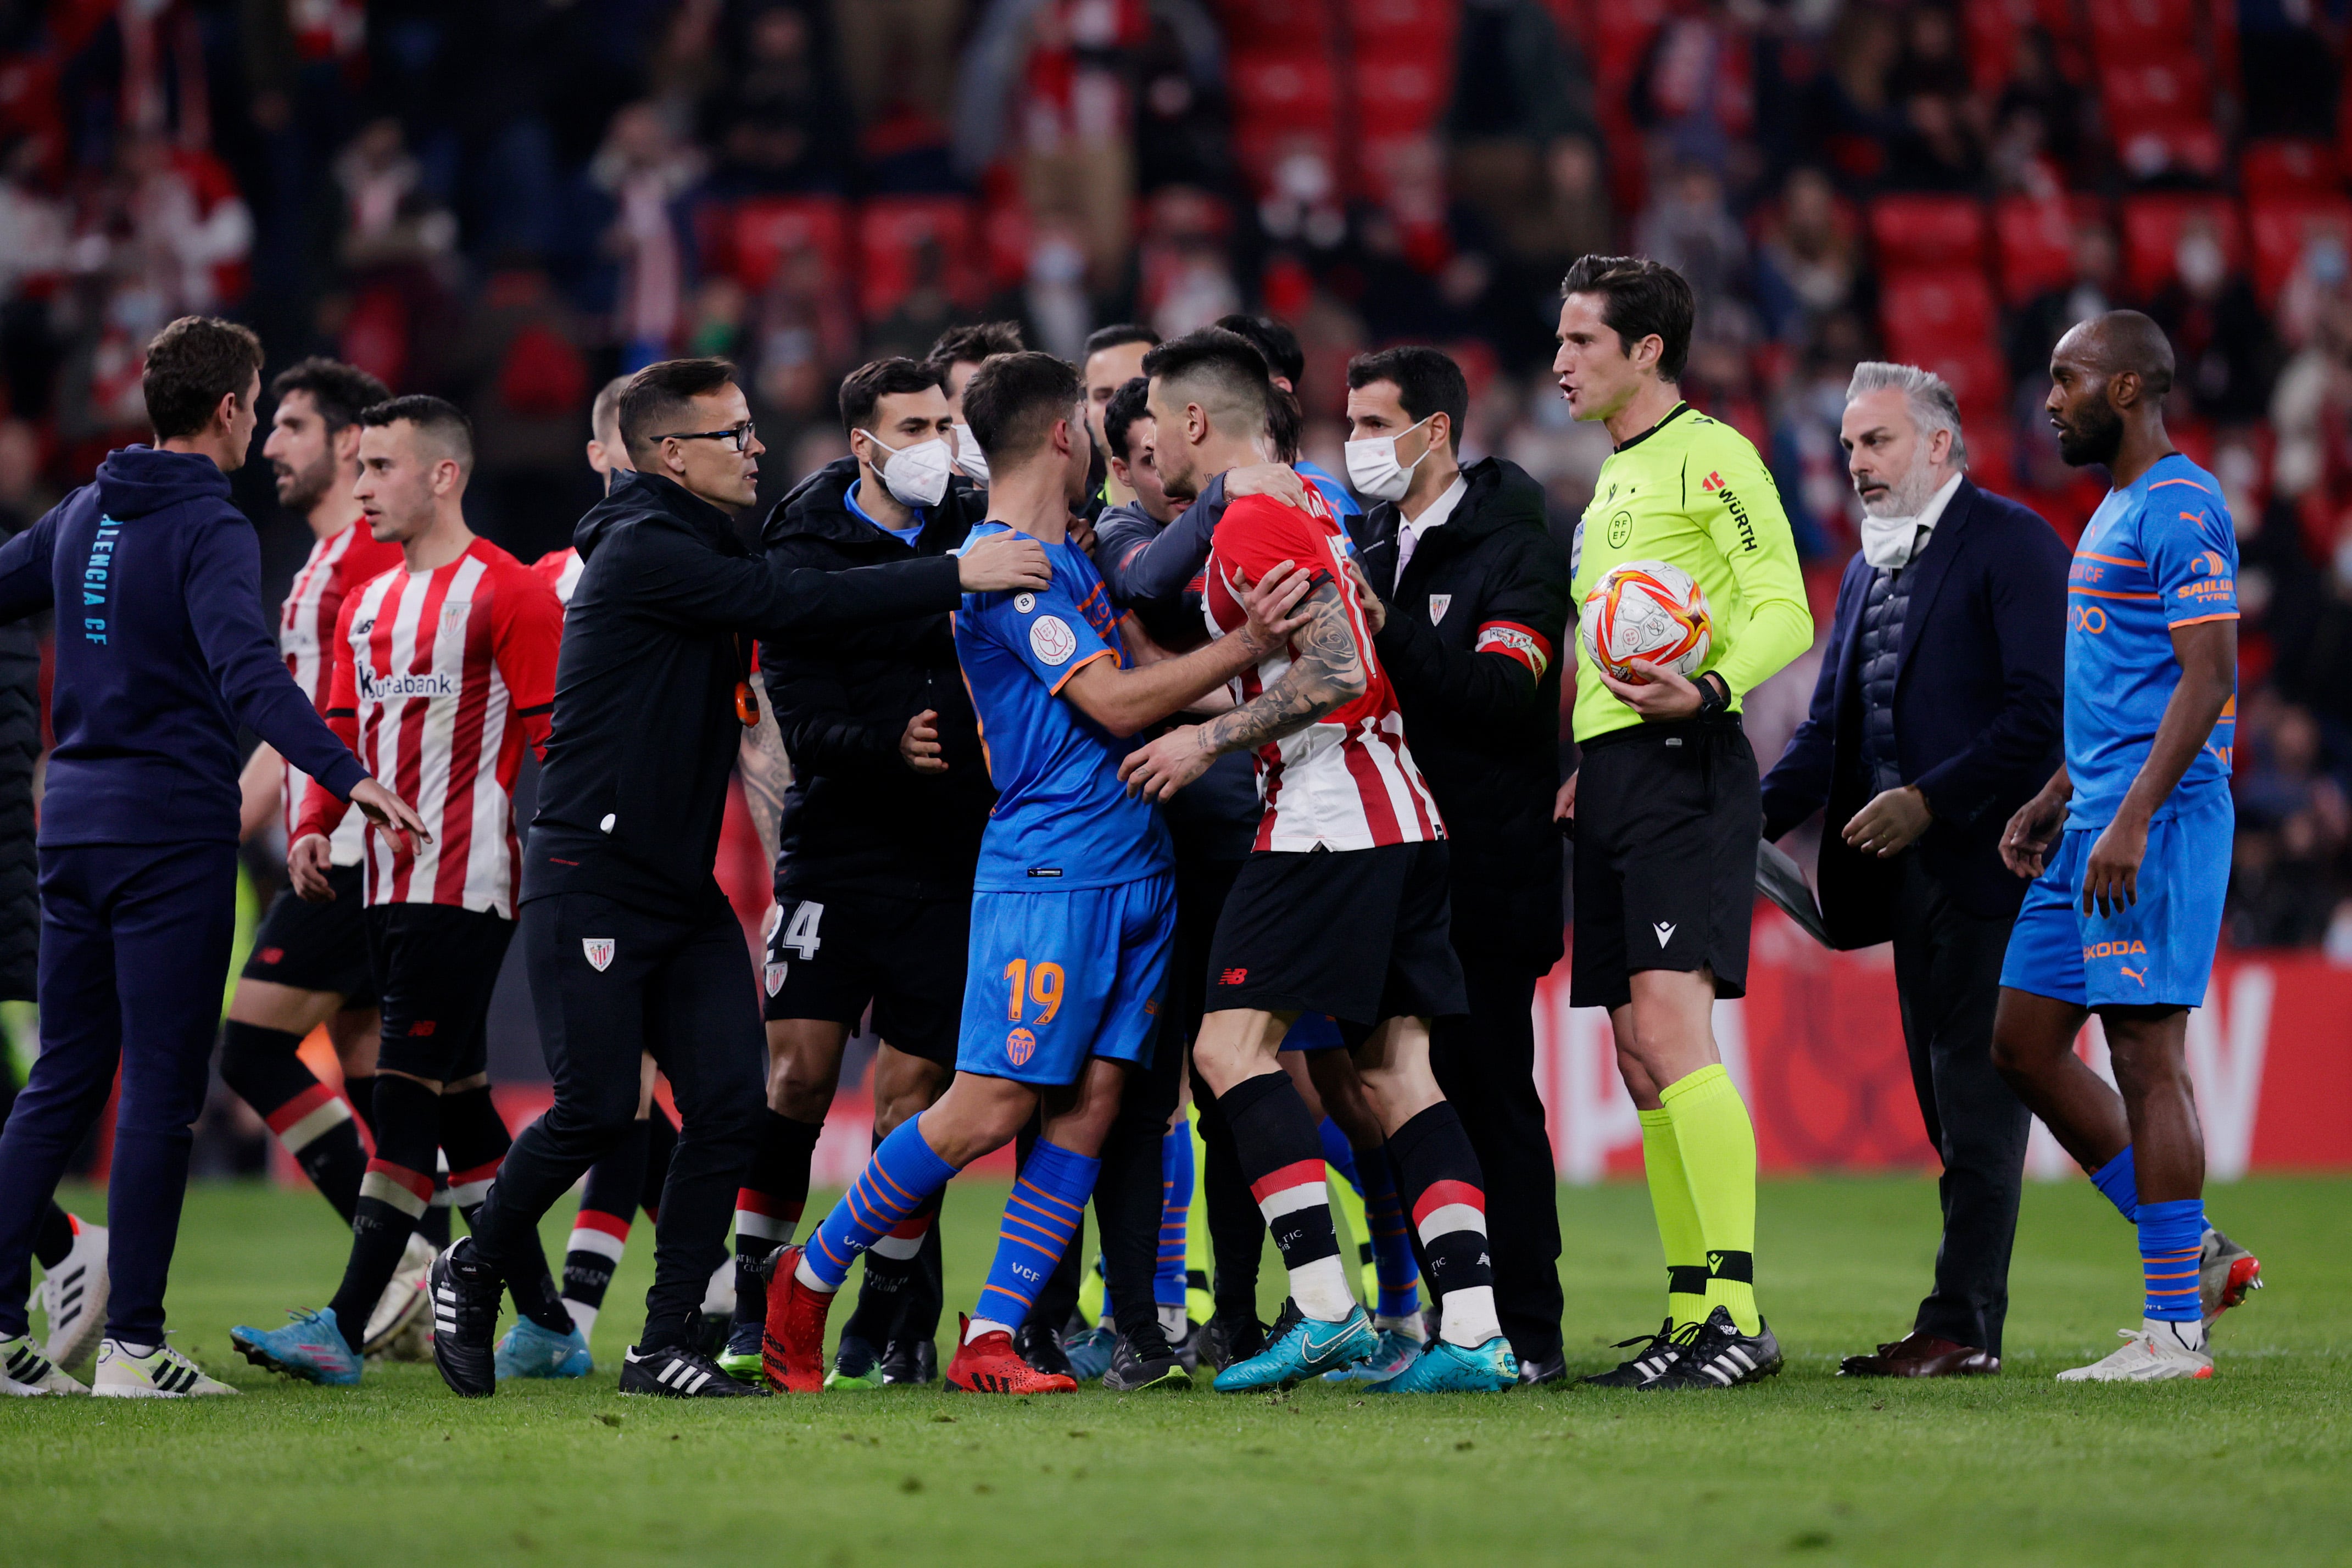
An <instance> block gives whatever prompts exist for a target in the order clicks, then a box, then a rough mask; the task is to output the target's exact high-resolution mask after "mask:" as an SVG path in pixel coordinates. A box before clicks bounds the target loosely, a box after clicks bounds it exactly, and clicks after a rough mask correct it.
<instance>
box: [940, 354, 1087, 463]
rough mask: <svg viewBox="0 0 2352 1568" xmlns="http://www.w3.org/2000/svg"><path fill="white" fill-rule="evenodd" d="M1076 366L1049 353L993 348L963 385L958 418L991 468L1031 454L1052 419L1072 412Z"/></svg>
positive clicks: (1077, 390)
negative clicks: (994, 352) (1004, 351)
mask: <svg viewBox="0 0 2352 1568" xmlns="http://www.w3.org/2000/svg"><path fill="white" fill-rule="evenodd" d="M1084 391H1085V388H1084V385H1083V383H1081V382H1079V380H1078V370H1077V367H1076V365H1073V364H1071V363H1070V362H1069V361H1066V360H1057V359H1055V357H1054V356H1053V355H1051V354H1040V353H1032V352H1026V351H1024V352H1022V353H1017V354H998V355H995V356H993V357H992V358H990V359H989V360H987V361H985V362H983V363H982V365H981V367H980V369H979V370H977V371H973V372H972V377H971V382H969V383H968V384H967V385H966V386H965V387H964V389H963V422H964V423H965V424H966V425H968V426H969V427H971V435H972V439H973V440H975V441H977V442H979V443H980V449H981V450H982V452H985V453H987V454H988V465H989V467H990V469H991V470H992V472H995V473H1000V474H1001V473H1003V471H1004V466H1005V465H1007V464H1010V463H1018V462H1021V461H1022V460H1023V459H1024V458H1027V457H1029V456H1031V455H1034V453H1035V452H1036V450H1037V448H1038V447H1039V446H1040V445H1041V444H1044V442H1045V437H1046V435H1047V434H1050V433H1051V432H1052V430H1053V428H1054V422H1055V420H1057V419H1070V418H1074V417H1076V409H1077V402H1078V399H1079V397H1080V396H1081V395H1082V394H1083V392H1084Z"/></svg>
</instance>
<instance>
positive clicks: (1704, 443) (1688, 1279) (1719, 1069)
mask: <svg viewBox="0 0 2352 1568" xmlns="http://www.w3.org/2000/svg"><path fill="white" fill-rule="evenodd" d="M1560 287H1561V292H1562V294H1563V295H1564V296H1565V298H1563V300H1562V301H1561V304H1560V312H1559V355H1558V356H1557V357H1556V358H1555V359H1554V360H1553V361H1552V369H1553V370H1554V371H1557V372H1558V373H1559V390H1560V392H1561V395H1563V396H1564V397H1566V398H1567V399H1568V406H1569V412H1570V413H1571V414H1573V415H1574V416H1575V417H1576V418H1578V419H1580V420H1590V419H1597V420H1599V421H1601V423H1602V424H1603V425H1605V426H1606V427H1607V428H1608V431H1609V434H1610V435H1611V437H1612V439H1613V440H1614V441H1615V442H1616V446H1615V449H1614V450H1613V451H1612V452H1611V453H1610V455H1609V460H1608V461H1607V462H1605V463H1603V464H1602V465H1601V474H1600V477H1599V478H1598V479H1597V480H1596V481H1595V482H1594V486H1593V494H1592V503H1591V506H1590V507H1587V508H1586V509H1585V513H1584V517H1583V519H1582V521H1580V522H1579V523H1578V524H1577V527H1576V543H1575V547H1574V549H1573V550H1572V552H1571V555H1572V561H1571V570H1572V571H1573V574H1574V593H1575V599H1576V602H1577V604H1578V605H1579V606H1581V605H1582V603H1583V601H1584V596H1585V595H1586V594H1588V593H1590V592H1591V591H1592V588H1593V585H1594V584H1595V583H1597V582H1599V581H1600V580H1601V577H1602V576H1603V575H1604V574H1606V573H1607V572H1608V571H1609V570H1610V569H1611V568H1612V567H1614V566H1617V565H1619V564H1620V563H1622V562H1626V561H1665V562H1668V563H1670V564H1672V565H1675V566H1677V567H1680V568H1681V569H1682V570H1685V571H1686V572H1688V573H1689V574H1690V576H1691V578H1692V580H1694V581H1696V583H1697V584H1698V586H1699V588H1700V590H1701V591H1703V592H1704V593H1705V594H1706V603H1707V608H1708V612H1709V614H1710V616H1711V617H1712V621H1713V628H1712V638H1711V643H1710V645H1709V648H1708V652H1707V656H1706V657H1707V662H1706V667H1705V668H1703V669H1702V670H1701V671H1700V672H1699V673H1698V674H1697V677H1696V679H1695V680H1692V679H1685V678H1684V677H1683V676H1682V675H1680V674H1676V673H1675V672H1674V671H1672V670H1670V669H1664V668H1661V667H1658V666H1654V665H1648V664H1636V665H1635V666H1634V668H1635V670H1636V672H1637V674H1638V675H1639V676H1641V677H1643V678H1640V679H1639V680H1638V681H1636V682H1626V681H1621V680H1618V679H1616V678H1614V677H1613V676H1612V675H1610V674H1608V673H1607V672H1605V671H1602V670H1601V669H1598V668H1596V667H1595V666H1594V665H1593V664H1592V662H1591V659H1590V658H1589V657H1587V656H1586V655H1585V653H1584V652H1583V648H1582V644H1581V643H1579V645H1578V652H1577V684H1576V712H1575V727H1576V742H1577V745H1578V747H1580V750H1581V753H1582V761H1581V764H1580V768H1579V769H1578V771H1577V772H1576V773H1574V774H1572V775H1571V776H1570V778H1569V780H1568V782H1567V783H1566V784H1564V785H1562V786H1561V787H1560V792H1559V805H1558V809H1557V811H1556V814H1557V815H1558V816H1559V817H1561V818H1563V819H1572V820H1573V823H1574V827H1573V835H1574V838H1575V842H1576V872H1575V883H1574V886H1575V894H1576V914H1575V921H1576V927H1575V943H1574V950H1573V968H1572V978H1571V984H1570V1003H1571V1005H1572V1006H1576V1007H1605V1008H1607V1009H1609V1019H1610V1023H1611V1024H1612V1027H1613V1028H1614V1030H1615V1032H1616V1040H1617V1062H1618V1066H1619V1068H1620V1070H1621V1071H1622V1072H1623V1073H1624V1075H1625V1087H1626V1088H1627V1089H1628V1090H1629V1091H1630V1092H1632V1093H1633V1103H1634V1105H1635V1106H1636V1107H1638V1108H1639V1110H1640V1111H1641V1113H1642V1157H1643V1166H1645V1168H1646V1169H1647V1171H1648V1174H1649V1182H1650V1202H1651V1206H1652V1207H1654V1209H1655V1210H1656V1211H1657V1218H1658V1236H1659V1239H1660V1240H1661V1241H1663V1242H1664V1246H1665V1254H1666V1281H1667V1283H1666V1290H1667V1296H1666V1301H1667V1309H1668V1311H1667V1317H1666V1321H1665V1322H1664V1324H1663V1325H1662V1326H1661V1327H1660V1329H1659V1330H1658V1332H1657V1333H1654V1334H1652V1335H1647V1336H1644V1337H1643V1338H1641V1339H1637V1340H1633V1341H1629V1342H1627V1343H1629V1344H1634V1345H1638V1346H1639V1347H1640V1348H1638V1349H1637V1350H1636V1351H1635V1352H1634V1354H1633V1356H1632V1358H1631V1359H1629V1360H1628V1361H1626V1362H1625V1364H1623V1365H1622V1366H1619V1367H1618V1368H1616V1369H1615V1370H1614V1371H1612V1372H1607V1373H1603V1374H1601V1375H1599V1376H1597V1377H1593V1378H1591V1379H1589V1380H1588V1381H1590V1382H1593V1383H1597V1384H1601V1385H1604V1386H1608V1387H1619V1388H1728V1387H1732V1386H1734V1385H1738V1384H1741V1383H1746V1382H1749V1381H1752V1380H1754V1379H1757V1378H1762V1377H1769V1376H1770V1375H1772V1374H1773V1373H1775V1372H1778V1371H1779V1370H1780V1343H1779V1342H1778V1341H1776V1340H1775V1339H1774V1338H1773V1337H1772V1332H1771V1330H1770V1329H1769V1328H1768V1327H1767V1326H1766V1325H1765V1322H1764V1320H1763V1317H1762V1316H1761V1315H1760V1314H1759V1312H1758V1311H1757V1308H1756V1291H1755V1278H1756V1260H1755V1251H1756V1133H1755V1129H1754V1127H1753V1126H1752V1125H1751V1124H1749V1122H1748V1108H1747V1106H1745V1105H1744V1104H1742V1103H1740V1099H1739V1092H1738V1089H1737V1088H1736V1087H1735V1086H1734V1085H1733V1083H1732V1082H1731V1079H1730V1077H1729V1075H1728V1074H1727V1073H1726V1072H1725V1071H1724V1070H1723V1061H1722V1058H1721V1057H1720V1056H1719V1055H1718V1054H1717V1051H1716V1045H1715V1031H1714V1029H1713V1026H1712V1023H1711V1017H1710V1015H1711V1013H1712V1010H1713V1007H1714V1003H1715V999H1716V998H1717V997H1737V996H1740V995H1742V994H1743V993H1744V992H1745V991H1746V989H1747V980H1748V916H1749V914H1750V912H1751V910H1752V908H1753V906H1754V904H1755V896H1756V894H1755V879H1756V845H1757V840H1758V836H1759V833H1760V832H1761V831H1762V828H1763V809H1762V806H1761V804H1760V803H1759V798H1758V793H1757V779H1756V754H1755V753H1754V752H1753V751H1751V750H1749V749H1748V737H1747V736H1746V735H1744V734H1743V733H1741V730H1740V724H1739V699H1740V697H1741V696H1742V695H1744V694H1746V693H1747V692H1749V691H1752V690H1753V689H1755V687H1756V685H1758V684H1759V682H1761V681H1763V680H1764V679H1765V678H1766V677H1767V676H1769V675H1770V674H1772V673H1773V672H1774V671H1775V670H1778V669H1779V668H1780V666H1781V665H1783V664H1787V663H1788V662H1789V661H1790V660H1791V659H1793V658H1795V657H1796V656H1797V655H1798V654H1799V653H1802V652H1803V651H1804V650H1805V649H1806V648H1808V647H1810V646H1811V644H1812V640H1813V622H1812V616H1811V613H1810V612H1808V611H1807V610H1806V607H1805V588H1804V580H1803V578H1802V576H1801V574H1800V572H1799V570H1798V567H1797V548H1796V543H1795V540H1794V539H1793V538H1791V537H1790V531H1789V518H1788V515H1787V514H1786V513H1785V512H1783V511H1782V510H1781V507H1780V492H1779V491H1778V490H1777V489H1775V488H1774V487H1773V484H1772V476H1771V474H1770V473H1769V471H1767V469H1766V468H1765V466H1764V460H1763V459H1762V458H1761V457H1759V456H1758V455H1757V453H1756V448H1755V447H1754V445H1752V444H1750V443H1749V442H1748V439H1747V438H1746V437H1745V436H1743V435H1741V434H1739V433H1738V432H1737V431H1735V430H1733V429H1732V428H1731V426H1729V425H1727V424H1722V423H1717V421H1715V420H1712V419H1709V418H1707V417H1706V415H1705V414H1703V413H1698V412H1697V411H1696V410H1695V409H1693V408H1692V407H1691V406H1690V404H1688V403H1686V402H1684V401H1683V400H1682V395H1681V393H1680V392H1678V391H1677V390H1676V385H1675V383H1676V382H1679V381H1680V380H1681V378H1682V372H1683V362H1684V361H1685V359H1686V358H1687V357H1688V354H1689V351H1690V336H1691V320H1692V317H1693V316H1694V314H1695V313H1696V311H1695V303H1694V301H1693V299H1692V297H1691V288H1690V285H1689V284H1688V283H1686V282H1685V281H1684V279H1683V277H1682V276H1681V275H1680V274H1679V273H1677V272H1675V270H1674V269H1673V268H1672V267H1663V266H1661V265H1659V264H1658V263H1656V262H1654V261H1649V260H1645V259H1642V258H1638V257H1632V256H1586V257H1585V258H1584V259H1583V260H1581V261H1580V262H1578V263H1577V264H1576V265H1575V266H1574V267H1570V269H1569V273H1568V277H1566V278H1565V279H1564V280H1562V282H1561V285H1560Z"/></svg>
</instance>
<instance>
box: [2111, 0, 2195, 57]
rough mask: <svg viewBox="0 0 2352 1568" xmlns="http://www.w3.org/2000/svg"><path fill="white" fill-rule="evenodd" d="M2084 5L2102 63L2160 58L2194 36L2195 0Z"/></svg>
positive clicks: (2113, 0)
mask: <svg viewBox="0 0 2352 1568" xmlns="http://www.w3.org/2000/svg"><path fill="white" fill-rule="evenodd" d="M2085 9H2086V10H2088V11H2089V12H2090V16H2091V42H2092V45H2093V47H2095V48H2096V49H2097V50H2098V55H2099V60H2100V62H2101V63H2102V64H2114V63H2122V62H2130V61H2136V60H2148V59H2161V58H2163V57H2166V56H2168V55H2172V54H2175V53H2177V52H2179V49H2180V47H2182V46H2183V45H2184V44H2193V43H2194V41H2195V39H2196V37H2197V12H2198V9H2199V7H2198V5H2197V0H2098V3H2097V4H2096V5H2090V6H2087V7H2085Z"/></svg>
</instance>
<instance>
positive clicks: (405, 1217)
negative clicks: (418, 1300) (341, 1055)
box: [327, 1073, 441, 1353]
mask: <svg viewBox="0 0 2352 1568" xmlns="http://www.w3.org/2000/svg"><path fill="white" fill-rule="evenodd" d="M375 1125H376V1144H375V1157H374V1158H373V1159H372V1160H370V1161H368V1163H367V1174H366V1175H365V1176H362V1177H361V1178H360V1196H359V1202H358V1203H357V1205H356V1206H354V1207H353V1210H352V1251H351V1258H350V1260H348V1261H347V1262H346V1263H345V1264H344V1265H343V1282H342V1284H341V1286H339V1287H337V1289H336V1291H335V1299H334V1300H333V1301H330V1302H328V1303H327V1304H328V1305H329V1306H331V1307H332V1308H333V1309H334V1312H335V1325H336V1326H337V1327H338V1328H340V1329H341V1330H342V1331H343V1343H345V1344H347V1345H349V1346H351V1347H352V1351H353V1352H355V1353H356V1352H357V1351H359V1350H360V1348H361V1347H362V1343H363V1342H364V1341H365V1339H366V1337H367V1325H368V1319H369V1317H370V1316H371V1315H372V1314H373V1312H375V1306H376V1302H377V1301H381V1300H382V1299H383V1291H384V1287H385V1286H387V1285H389V1284H391V1283H392V1277H393V1275H394V1274H395V1273H397V1272H398V1271H399V1270H400V1255H401V1253H402V1252H404V1251H405V1250H406V1249H407V1247H408V1239H409V1237H410V1236H411V1235H412V1234H414V1233H415V1229H416V1222H417V1221H418V1220H419V1219H420V1218H423V1217H424V1214H425V1205H427V1204H429V1203H431V1202H432V1201H433V1153H434V1150H435V1149H436V1147H437V1146H438V1145H439V1144H440V1141H441V1096H439V1095H438V1094H436V1093H435V1092H433V1091H432V1090H430V1089H427V1088H426V1087H425V1085H424V1084H422V1083H419V1082H416V1080H415V1079H413V1078H402V1077H400V1076H398V1075H397V1074H394V1073H385V1074H383V1076H381V1077H379V1078H378V1079H377V1080H376V1081H375Z"/></svg>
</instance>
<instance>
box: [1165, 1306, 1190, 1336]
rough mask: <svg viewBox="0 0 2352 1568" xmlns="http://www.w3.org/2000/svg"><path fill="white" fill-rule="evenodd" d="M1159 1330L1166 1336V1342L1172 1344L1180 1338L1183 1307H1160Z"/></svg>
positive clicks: (1182, 1326)
mask: <svg viewBox="0 0 2352 1568" xmlns="http://www.w3.org/2000/svg"><path fill="white" fill-rule="evenodd" d="M1160 1333H1164V1334H1166V1335H1167V1336H1168V1343H1170V1344H1174V1343H1177V1342H1178V1341H1180V1340H1181V1339H1182V1338H1183V1337H1184V1309H1183V1308H1181V1307H1162V1308H1160Z"/></svg>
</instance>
